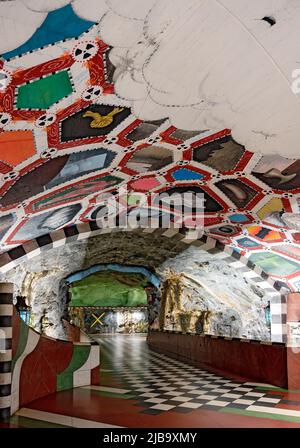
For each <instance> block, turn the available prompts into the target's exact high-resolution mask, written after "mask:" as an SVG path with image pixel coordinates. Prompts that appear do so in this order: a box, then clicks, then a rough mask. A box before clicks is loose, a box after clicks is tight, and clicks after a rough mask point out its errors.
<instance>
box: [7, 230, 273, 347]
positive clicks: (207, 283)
mask: <svg viewBox="0 0 300 448" xmlns="http://www.w3.org/2000/svg"><path fill="white" fill-rule="evenodd" d="M97 263H119V264H124V265H137V266H145V267H147V268H148V269H150V270H156V272H157V274H158V275H160V276H161V278H162V280H164V279H165V278H166V276H167V274H168V271H169V270H170V269H172V270H173V271H174V272H175V273H179V274H182V276H181V277H182V279H183V294H182V304H181V306H182V309H181V312H182V313H181V314H182V316H181V317H180V316H179V317H180V319H181V320H182V319H183V318H185V317H186V316H184V314H186V315H187V314H189V313H190V312H194V315H193V319H194V322H193V325H194V327H195V328H196V327H197V325H198V327H197V328H196V331H198V332H201V331H202V330H203V326H205V327H206V328H205V330H206V332H208V333H211V334H220V335H228V336H236V337H247V338H253V339H262V340H269V339H270V328H269V325H268V323H267V321H266V315H265V307H266V306H267V305H268V297H266V296H265V295H264V292H263V291H262V290H260V289H259V288H258V286H257V285H256V284H254V283H253V282H251V281H248V280H246V279H245V278H244V277H243V275H242V274H241V273H240V272H238V271H235V270H234V269H233V268H232V267H230V266H229V265H227V264H226V262H224V261H223V260H222V259H221V258H218V255H211V254H208V253H207V252H205V251H203V250H201V249H199V248H197V247H193V246H191V247H188V248H187V246H186V244H185V243H181V242H180V241H178V240H176V239H172V238H166V237H163V236H160V235H159V234H157V233H156V234H154V235H153V234H146V233H142V232H140V231H133V232H128V233H112V234H107V235H100V236H96V237H93V238H90V239H89V240H85V241H81V242H74V243H70V244H67V245H65V246H62V247H58V248H54V249H51V250H47V251H45V252H43V253H42V254H41V255H40V256H39V257H36V258H33V259H32V260H30V261H28V262H24V263H22V264H20V265H19V266H17V267H16V268H15V269H13V270H11V271H9V272H8V273H7V274H5V275H2V276H1V277H0V281H4V282H5V281H7V282H12V283H14V284H15V285H16V294H19V295H21V296H24V297H26V300H27V303H28V304H29V305H30V306H31V309H32V320H33V321H32V325H33V327H34V328H35V329H36V330H38V331H41V329H42V321H43V317H45V320H46V322H47V327H46V328H45V333H46V334H47V335H48V336H52V337H55V338H66V334H65V329H64V327H63V325H62V321H61V318H62V317H63V315H64V313H65V309H66V299H67V297H66V296H67V294H66V283H65V280H64V279H65V278H66V277H67V276H68V275H70V274H71V273H74V272H76V271H78V270H81V269H85V268H88V267H91V266H93V265H94V264H97ZM159 308H160V306H159V303H158V300H156V301H155V303H154V304H153V309H150V313H149V317H150V322H152V321H153V323H152V327H153V328H157V327H158V326H159V317H158V314H159ZM166 314H167V315H166V322H165V329H169V330H181V327H180V324H179V319H178V318H177V320H176V319H175V321H174V316H172V313H171V312H167V313H166ZM173 314H174V313H173ZM177 317H178V316H177ZM204 317H205V319H204V320H203V318H204Z"/></svg>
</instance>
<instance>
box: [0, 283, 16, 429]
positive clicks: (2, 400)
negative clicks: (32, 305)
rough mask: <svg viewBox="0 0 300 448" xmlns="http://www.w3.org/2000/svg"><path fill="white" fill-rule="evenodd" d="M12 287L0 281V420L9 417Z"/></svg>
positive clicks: (10, 284)
mask: <svg viewBox="0 0 300 448" xmlns="http://www.w3.org/2000/svg"><path fill="white" fill-rule="evenodd" d="M13 288H14V285H13V284H12V283H0V421H5V420H7V419H9V417H10V405H11V365H12V363H11V361H12V315H13Z"/></svg>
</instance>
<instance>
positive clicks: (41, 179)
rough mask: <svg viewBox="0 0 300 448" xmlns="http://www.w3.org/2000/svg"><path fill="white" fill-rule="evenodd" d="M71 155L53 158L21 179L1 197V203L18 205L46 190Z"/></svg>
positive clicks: (4, 205)
mask: <svg viewBox="0 0 300 448" xmlns="http://www.w3.org/2000/svg"><path fill="white" fill-rule="evenodd" d="M68 158H69V156H62V157H57V158H55V159H51V160H49V161H47V162H46V163H44V164H43V165H41V166H39V167H38V168H36V169H35V170H33V171H30V172H29V173H27V174H25V175H24V176H23V177H21V179H19V180H18V181H17V182H16V183H15V184H14V185H13V186H12V187H11V188H10V189H9V190H8V191H7V193H6V194H4V196H3V197H2V198H1V199H0V205H2V206H3V207H7V206H10V205H17V204H19V203H21V202H23V201H25V200H26V199H28V198H30V197H32V196H35V195H36V194H38V193H41V192H42V191H44V186H45V185H47V183H48V182H50V181H51V180H52V179H53V178H54V177H55V176H57V174H58V173H59V172H60V171H61V170H62V168H63V167H64V166H65V164H66V163H67V161H68Z"/></svg>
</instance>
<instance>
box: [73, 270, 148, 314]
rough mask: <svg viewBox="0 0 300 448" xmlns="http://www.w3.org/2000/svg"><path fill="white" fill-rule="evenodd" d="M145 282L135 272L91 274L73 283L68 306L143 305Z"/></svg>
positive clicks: (145, 296) (145, 298)
mask: <svg viewBox="0 0 300 448" xmlns="http://www.w3.org/2000/svg"><path fill="white" fill-rule="evenodd" d="M146 284H147V280H146V279H145V278H143V277H142V278H141V276H138V275H137V274H122V275H120V274H118V275H117V274H112V273H109V272H105V273H104V272H101V273H98V274H92V275H90V276H89V277H86V278H84V279H82V280H80V281H78V282H75V283H74V284H73V287H72V288H71V289H70V292H71V302H70V306H115V307H118V306H145V305H147V294H146V291H145V289H144V288H145V286H146Z"/></svg>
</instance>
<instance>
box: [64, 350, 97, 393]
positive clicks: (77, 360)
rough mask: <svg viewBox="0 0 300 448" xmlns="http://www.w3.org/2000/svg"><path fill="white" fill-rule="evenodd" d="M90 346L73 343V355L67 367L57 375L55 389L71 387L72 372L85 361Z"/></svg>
mask: <svg viewBox="0 0 300 448" xmlns="http://www.w3.org/2000/svg"><path fill="white" fill-rule="evenodd" d="M90 351H91V347H90V346H89V345H74V346H73V356H72V359H71V362H70V364H69V365H68V367H67V368H66V369H65V370H64V371H63V372H61V373H60V374H59V375H57V378H56V390H57V391H60V390H66V389H71V388H72V387H73V373H74V372H75V371H76V370H78V369H80V367H82V366H83V365H84V364H85V362H86V361H87V359H88V357H89V355H90Z"/></svg>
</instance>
